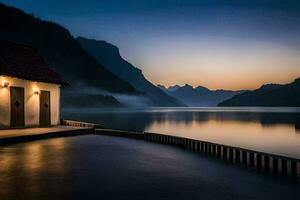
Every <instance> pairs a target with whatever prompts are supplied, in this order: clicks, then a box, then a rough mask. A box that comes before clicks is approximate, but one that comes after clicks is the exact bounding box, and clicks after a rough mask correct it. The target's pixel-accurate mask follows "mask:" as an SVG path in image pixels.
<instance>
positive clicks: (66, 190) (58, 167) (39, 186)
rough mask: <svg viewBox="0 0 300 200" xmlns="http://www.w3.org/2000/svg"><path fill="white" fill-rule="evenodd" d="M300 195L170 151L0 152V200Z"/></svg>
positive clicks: (265, 178)
mask: <svg viewBox="0 0 300 200" xmlns="http://www.w3.org/2000/svg"><path fill="white" fill-rule="evenodd" d="M299 195H300V187H299V184H298V183H297V182H294V181H290V180H289V179H277V178H275V177H273V176H270V175H268V174H262V173H259V172H256V171H252V170H249V169H247V168H243V167H239V166H237V165H231V164H229V163H225V162H222V161H221V160H217V159H211V158H208V157H205V156H199V154H198V153H196V152H195V153H193V152H189V151H185V150H183V149H181V148H175V147H172V146H167V145H157V144H154V143H150V142H146V141H142V140H132V139H127V138H118V137H109V136H100V135H85V136H78V137H65V138H54V139H47V140H39V141H34V142H26V143H20V144H15V145H9V146H2V147H1V148H0V199H1V200H21V199H26V200H27V199H29V200H31V199H38V200H53V199H58V200H60V199H72V200H77V199H81V200H82V199H101V200H106V199H122V200H125V199H128V200H140V199H143V200H153V199H155V200H166V199H172V200H175V199H178V200H181V199H206V200H214V199H223V200H232V199H243V200H248V199H249V200H253V199H255V200H260V199H261V200H265V199H272V200H277V199H278V200H281V199H299Z"/></svg>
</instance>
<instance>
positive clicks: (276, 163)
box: [144, 132, 300, 178]
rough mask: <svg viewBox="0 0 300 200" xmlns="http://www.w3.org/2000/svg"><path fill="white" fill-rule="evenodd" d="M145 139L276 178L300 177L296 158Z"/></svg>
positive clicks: (201, 143)
mask: <svg viewBox="0 0 300 200" xmlns="http://www.w3.org/2000/svg"><path fill="white" fill-rule="evenodd" d="M144 139H145V140H146V141H150V142H155V143H161V144H168V145H175V146H179V147H183V148H186V149H188V150H191V151H196V152H199V153H202V154H205V155H209V156H213V157H217V158H220V159H223V160H226V161H228V162H232V163H237V164H240V165H245V166H248V167H250V168H253V169H256V170H260V171H265V172H269V173H272V174H273V175H275V176H290V177H294V178H296V177H299V176H300V160H299V159H295V158H289V157H284V156H280V155H274V154H269V153H264V152H259V151H253V150H249V149H244V148H239V147H233V146H228V145H223V144H216V143H212V142H207V141H200V140H194V139H189V138H183V137H177V136H171V135H164V134H157V133H147V132H145V133H144Z"/></svg>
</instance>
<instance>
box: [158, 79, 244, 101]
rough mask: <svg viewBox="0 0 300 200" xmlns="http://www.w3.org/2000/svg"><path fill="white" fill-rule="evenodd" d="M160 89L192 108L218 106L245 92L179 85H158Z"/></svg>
mask: <svg viewBox="0 0 300 200" xmlns="http://www.w3.org/2000/svg"><path fill="white" fill-rule="evenodd" d="M158 87H160V88H161V89H162V90H164V91H165V92H166V93H167V94H169V95H171V96H173V97H175V98H177V99H179V100H181V101H182V102H183V103H185V104H186V105H188V106H191V107H206V106H217V105H218V103H220V102H222V101H224V100H226V99H229V98H231V97H233V96H234V95H237V94H240V93H243V92H244V91H231V90H209V89H208V88H206V87H202V86H198V87H196V88H194V87H193V86H191V85H188V84H186V85H184V86H182V87H180V86H178V85H175V86H171V87H169V88H166V87H165V86H162V85H158Z"/></svg>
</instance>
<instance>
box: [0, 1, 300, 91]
mask: <svg viewBox="0 0 300 200" xmlns="http://www.w3.org/2000/svg"><path fill="white" fill-rule="evenodd" d="M0 1H1V2H3V3H5V4H7V5H12V6H15V7H18V8H21V9H23V10H25V11H26V12H29V13H34V15H36V16H38V17H40V18H42V19H46V20H51V21H54V22H57V23H59V24H61V25H63V26H65V27H67V28H68V29H69V30H70V31H71V33H72V34H73V35H74V36H84V37H89V38H94V39H99V40H106V41H108V42H110V43H112V44H115V45H116V46H118V47H119V48H120V52H121V55H122V56H123V57H124V58H125V59H127V60H128V61H129V62H131V63H132V64H134V65H135V66H137V67H139V68H140V69H142V70H143V72H144V74H145V76H146V77H147V78H148V79H149V80H150V81H152V82H153V83H155V84H164V85H166V86H169V85H173V84H181V85H182V84H185V83H188V84H191V85H193V86H198V85H202V86H206V87H209V88H211V89H218V88H224V89H254V88H257V87H259V86H260V85H261V84H264V83H271V82H276V83H287V82H291V81H292V80H293V79H295V78H297V77H300V1H298V0H81V1H80V0H43V1H41V0H26V1H20V0H0Z"/></svg>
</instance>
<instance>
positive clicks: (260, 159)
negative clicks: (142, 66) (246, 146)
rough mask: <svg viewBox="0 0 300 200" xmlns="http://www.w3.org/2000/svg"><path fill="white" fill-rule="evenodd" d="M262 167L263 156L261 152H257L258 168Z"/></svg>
mask: <svg viewBox="0 0 300 200" xmlns="http://www.w3.org/2000/svg"><path fill="white" fill-rule="evenodd" d="M261 167H262V156H261V154H256V168H257V169H261Z"/></svg>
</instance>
